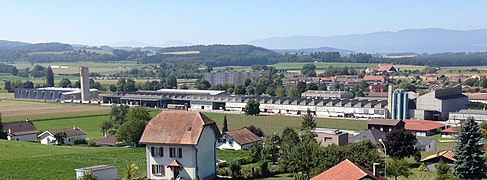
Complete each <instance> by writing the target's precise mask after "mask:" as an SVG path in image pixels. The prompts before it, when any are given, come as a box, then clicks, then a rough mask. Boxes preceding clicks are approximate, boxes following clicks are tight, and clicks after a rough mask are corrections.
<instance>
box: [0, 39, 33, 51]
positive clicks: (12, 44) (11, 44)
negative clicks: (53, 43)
mask: <svg viewBox="0 0 487 180" xmlns="http://www.w3.org/2000/svg"><path fill="white" fill-rule="evenodd" d="M25 45H29V43H23V42H16V41H5V40H0V51H1V50H5V49H11V48H16V47H20V46H25Z"/></svg>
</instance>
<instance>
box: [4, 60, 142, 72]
mask: <svg viewBox="0 0 487 180" xmlns="http://www.w3.org/2000/svg"><path fill="white" fill-rule="evenodd" d="M36 64H39V65H41V66H44V67H47V66H66V67H67V68H54V69H52V71H53V72H54V73H55V74H59V73H61V74H75V73H79V67H80V66H88V67H89V68H90V72H97V73H116V72H120V71H126V70H130V69H131V68H134V67H143V66H146V65H149V64H137V63H136V62H134V61H120V62H115V63H100V62H52V63H35V64H31V63H29V62H15V64H12V65H14V66H16V67H17V69H24V68H27V67H28V68H31V69H32V67H34V66H35V65H36Z"/></svg>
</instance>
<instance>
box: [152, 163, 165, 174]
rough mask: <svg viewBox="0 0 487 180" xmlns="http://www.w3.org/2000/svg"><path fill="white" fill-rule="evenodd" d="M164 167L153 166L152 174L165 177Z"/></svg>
mask: <svg viewBox="0 0 487 180" xmlns="http://www.w3.org/2000/svg"><path fill="white" fill-rule="evenodd" d="M164 170H165V169H164V165H158V164H152V169H151V171H152V174H153V175H157V176H164V174H165V172H164Z"/></svg>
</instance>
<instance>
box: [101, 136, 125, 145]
mask: <svg viewBox="0 0 487 180" xmlns="http://www.w3.org/2000/svg"><path fill="white" fill-rule="evenodd" d="M95 143H96V145H97V146H117V147H119V146H125V145H127V144H126V143H124V142H122V141H117V138H116V137H115V135H108V136H106V137H104V138H100V139H97V140H95Z"/></svg>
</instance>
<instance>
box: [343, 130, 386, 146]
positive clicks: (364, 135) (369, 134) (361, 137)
mask: <svg viewBox="0 0 487 180" xmlns="http://www.w3.org/2000/svg"><path fill="white" fill-rule="evenodd" d="M379 139H382V140H385V139H386V133H385V132H382V131H380V130H378V129H369V130H367V131H364V132H361V133H360V134H357V135H355V136H353V137H351V138H349V139H348V142H349V143H358V142H360V141H367V140H369V141H370V142H373V143H375V142H378V141H379Z"/></svg>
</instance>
